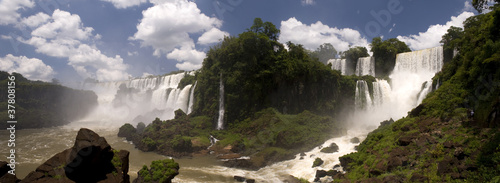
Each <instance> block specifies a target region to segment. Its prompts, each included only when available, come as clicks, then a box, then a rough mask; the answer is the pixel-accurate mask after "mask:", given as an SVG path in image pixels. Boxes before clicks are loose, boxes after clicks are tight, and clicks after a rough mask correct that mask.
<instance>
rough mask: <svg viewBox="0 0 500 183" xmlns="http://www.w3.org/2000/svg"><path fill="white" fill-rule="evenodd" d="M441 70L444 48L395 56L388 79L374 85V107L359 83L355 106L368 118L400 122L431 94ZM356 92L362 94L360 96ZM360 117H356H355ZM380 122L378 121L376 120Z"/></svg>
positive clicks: (364, 88) (362, 85)
mask: <svg viewBox="0 0 500 183" xmlns="http://www.w3.org/2000/svg"><path fill="white" fill-rule="evenodd" d="M442 67H443V48H442V47H436V48H429V49H425V50H419V51H414V52H409V53H401V54H398V55H397V56H396V65H395V68H394V71H393V72H392V73H391V75H390V76H389V78H390V79H391V84H390V85H389V83H388V82H387V81H386V80H380V79H377V81H376V82H373V91H372V92H371V93H372V94H373V104H372V107H370V106H368V107H364V104H367V105H369V101H368V97H364V96H366V94H363V93H365V92H366V90H367V89H366V86H365V84H364V83H363V82H364V81H362V82H361V83H362V84H360V81H358V83H357V86H356V92H357V93H356V106H361V107H358V108H363V109H365V110H366V114H364V115H363V116H369V117H368V119H379V120H386V119H389V118H393V119H394V120H397V119H400V118H401V117H403V116H406V115H407V112H408V111H410V110H411V109H413V108H415V107H416V106H417V105H419V104H420V103H421V102H422V100H423V99H424V98H425V96H426V95H427V94H428V93H430V92H431V91H432V77H433V76H434V75H435V73H437V72H438V71H440V70H441V68H442ZM358 90H360V92H361V90H362V91H365V92H362V93H359V97H358ZM358 115H359V114H358ZM379 122H380V121H379Z"/></svg>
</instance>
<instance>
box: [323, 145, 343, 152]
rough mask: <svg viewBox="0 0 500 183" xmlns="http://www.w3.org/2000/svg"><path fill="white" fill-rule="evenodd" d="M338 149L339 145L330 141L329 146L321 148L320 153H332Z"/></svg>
mask: <svg viewBox="0 0 500 183" xmlns="http://www.w3.org/2000/svg"><path fill="white" fill-rule="evenodd" d="M338 151H339V146H338V145H337V144H335V143H331V144H330V146H328V147H325V148H323V149H321V152H322V153H334V152H338Z"/></svg>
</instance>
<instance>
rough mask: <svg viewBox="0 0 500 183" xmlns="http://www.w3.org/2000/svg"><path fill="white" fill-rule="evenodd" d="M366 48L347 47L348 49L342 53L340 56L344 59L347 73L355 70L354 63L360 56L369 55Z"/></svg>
mask: <svg viewBox="0 0 500 183" xmlns="http://www.w3.org/2000/svg"><path fill="white" fill-rule="evenodd" d="M369 56H370V54H368V50H367V49H366V48H365V47H360V46H356V47H354V48H349V50H347V51H345V52H344V53H343V56H342V58H345V59H346V64H347V74H348V75H351V74H354V71H355V70H356V64H357V63H358V59H359V58H361V57H369Z"/></svg>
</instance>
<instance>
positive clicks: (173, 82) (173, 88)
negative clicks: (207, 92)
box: [83, 72, 196, 123]
mask: <svg viewBox="0 0 500 183" xmlns="http://www.w3.org/2000/svg"><path fill="white" fill-rule="evenodd" d="M193 74H194V72H182V73H177V74H171V75H164V76H149V77H146V78H137V79H132V80H128V81H115V82H99V83H85V84H84V85H83V89H89V90H93V91H94V92H95V93H96V94H97V95H98V100H99V105H103V106H107V107H106V108H104V107H103V109H105V110H106V111H104V110H103V111H101V112H102V113H108V114H107V116H113V118H120V119H117V120H132V119H135V118H137V117H145V116H147V118H148V119H141V120H142V121H143V122H146V123H147V122H148V121H152V119H154V118H156V117H159V118H161V119H172V118H173V117H174V111H175V110H177V109H181V110H182V111H184V112H186V113H190V112H191V108H192V106H193V103H192V102H193V100H194V97H193V96H192V95H194V87H195V85H196V84H195V85H186V86H185V87H183V88H178V86H179V83H180V81H181V80H182V79H183V78H184V77H185V76H186V75H193ZM122 85H123V86H125V87H126V88H125V89H126V91H120V86H122ZM117 92H120V93H122V94H123V93H124V94H125V95H127V97H121V98H116V97H117V96H118V94H117ZM116 100H120V102H119V105H118V106H117V105H116V104H115V105H113V103H114V102H116Z"/></svg>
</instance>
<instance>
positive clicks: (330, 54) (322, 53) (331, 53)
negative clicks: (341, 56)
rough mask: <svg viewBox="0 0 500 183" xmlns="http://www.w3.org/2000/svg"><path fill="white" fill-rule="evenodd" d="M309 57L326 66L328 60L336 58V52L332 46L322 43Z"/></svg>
mask: <svg viewBox="0 0 500 183" xmlns="http://www.w3.org/2000/svg"><path fill="white" fill-rule="evenodd" d="M311 56H312V57H316V58H318V60H319V61H320V62H321V63H323V64H325V65H326V64H327V63H328V60H330V59H334V58H336V56H337V50H336V49H335V48H334V47H333V45H332V44H330V43H323V44H322V45H320V46H319V47H318V49H316V51H314V52H312V53H311Z"/></svg>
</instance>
